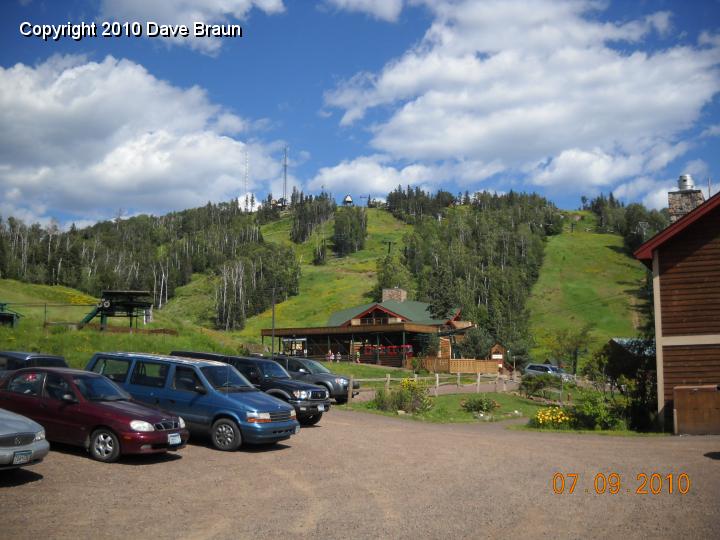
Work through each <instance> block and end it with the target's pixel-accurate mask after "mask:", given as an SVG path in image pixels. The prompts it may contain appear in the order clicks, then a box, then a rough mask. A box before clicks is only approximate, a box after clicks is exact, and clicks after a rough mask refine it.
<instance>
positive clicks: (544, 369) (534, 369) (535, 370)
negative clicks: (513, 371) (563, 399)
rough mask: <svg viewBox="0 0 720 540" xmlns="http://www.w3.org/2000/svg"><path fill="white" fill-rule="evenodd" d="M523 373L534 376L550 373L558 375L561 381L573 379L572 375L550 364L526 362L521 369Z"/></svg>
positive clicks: (554, 375)
mask: <svg viewBox="0 0 720 540" xmlns="http://www.w3.org/2000/svg"><path fill="white" fill-rule="evenodd" d="M523 374H524V375H525V376H527V377H535V376H537V375H552V376H553V377H560V378H562V380H563V381H565V382H569V381H572V380H573V376H572V375H570V374H569V373H565V371H564V370H563V369H561V368H559V367H557V366H553V365H552V364H528V365H526V366H525V369H524V370H523Z"/></svg>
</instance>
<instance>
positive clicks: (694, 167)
mask: <svg viewBox="0 0 720 540" xmlns="http://www.w3.org/2000/svg"><path fill="white" fill-rule="evenodd" d="M682 170H683V173H684V174H691V175H693V176H694V177H695V179H696V181H699V180H701V179H702V178H704V177H706V176H707V175H708V173H709V172H710V169H709V167H708V164H707V163H706V162H705V161H704V160H702V159H693V160H692V161H688V162H687V163H685V166H684V167H683V169H682Z"/></svg>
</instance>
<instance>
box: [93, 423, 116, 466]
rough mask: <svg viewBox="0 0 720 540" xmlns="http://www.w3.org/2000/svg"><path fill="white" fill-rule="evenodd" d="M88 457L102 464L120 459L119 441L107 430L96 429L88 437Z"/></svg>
mask: <svg viewBox="0 0 720 540" xmlns="http://www.w3.org/2000/svg"><path fill="white" fill-rule="evenodd" d="M90 457H92V458H93V459H96V460H97V461H102V462H104V463H112V462H113V461H117V459H118V458H119V457H120V441H118V438H117V435H115V434H114V433H113V432H112V431H110V430H109V429H107V428H100V429H96V430H95V431H94V432H93V434H92V435H91V436H90Z"/></svg>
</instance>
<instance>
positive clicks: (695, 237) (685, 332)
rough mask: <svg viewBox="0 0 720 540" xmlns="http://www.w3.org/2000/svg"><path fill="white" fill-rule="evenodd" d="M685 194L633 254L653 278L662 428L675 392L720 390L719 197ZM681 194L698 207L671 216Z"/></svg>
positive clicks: (674, 195)
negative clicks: (664, 225) (667, 220)
mask: <svg viewBox="0 0 720 540" xmlns="http://www.w3.org/2000/svg"><path fill="white" fill-rule="evenodd" d="M681 180H683V177H681ZM683 187H685V188H686V189H683ZM687 188H688V186H687V185H685V186H681V187H680V190H679V191H677V192H672V193H671V194H670V202H671V205H670V206H671V213H673V214H674V215H673V222H672V224H671V225H670V226H669V227H667V228H666V229H665V230H663V231H662V232H660V233H658V234H657V235H655V236H654V237H653V238H651V239H650V240H648V241H647V242H645V243H644V244H643V245H642V246H640V247H639V248H638V249H637V251H635V257H637V258H638V259H639V260H640V261H642V262H643V263H644V264H645V265H646V266H648V267H649V268H650V269H651V270H652V274H653V293H654V313H655V341H656V347H655V349H656V353H655V354H656V363H657V386H658V388H657V389H658V401H657V409H658V413H660V418H661V420H662V421H664V422H666V423H667V422H670V421H672V419H673V408H674V403H673V391H674V389H675V388H676V387H678V386H687V385H694V386H699V385H719V384H720V194H716V195H715V196H714V197H712V198H711V199H709V200H707V201H705V202H701V200H702V197H700V198H699V200H698V197H697V191H698V190H694V189H691V188H692V185H690V189H687ZM684 194H687V195H689V196H690V197H692V198H694V200H695V201H696V204H697V203H701V204H700V205H699V206H696V207H694V208H693V206H694V205H690V207H685V208H684V209H683V210H682V211H683V212H687V213H684V214H682V215H677V213H676V212H674V210H675V209H677V208H679V207H681V206H682V205H681V204H679V201H678V199H682V196H683V195H684ZM687 200H689V199H686V201H687ZM719 395H720V393H719ZM716 412H717V414H720V410H718V411H716Z"/></svg>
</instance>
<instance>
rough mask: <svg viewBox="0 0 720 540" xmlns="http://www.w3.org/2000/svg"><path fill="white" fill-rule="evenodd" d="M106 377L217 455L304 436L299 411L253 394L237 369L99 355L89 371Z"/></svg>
mask: <svg viewBox="0 0 720 540" xmlns="http://www.w3.org/2000/svg"><path fill="white" fill-rule="evenodd" d="M85 369H86V370H87V371H94V372H95V373H100V374H102V375H105V376H106V377H108V378H109V379H111V380H112V381H114V382H115V383H117V384H119V385H120V386H122V387H123V388H124V389H125V390H127V392H128V393H130V395H131V396H132V397H133V398H134V399H136V400H137V401H141V402H144V403H146V404H148V405H152V406H155V407H158V408H161V409H164V410H166V411H170V412H172V413H174V414H177V415H179V416H182V418H183V419H184V420H185V423H186V424H187V426H188V429H190V431H191V432H196V433H207V434H209V435H210V438H211V439H212V442H213V445H214V446H215V447H216V448H217V449H219V450H235V449H236V448H238V447H239V446H240V445H241V444H242V443H250V444H264V443H276V442H278V441H282V440H285V439H288V438H290V436H291V435H294V434H295V433H298V432H299V431H300V424H298V422H297V420H296V418H295V409H293V407H292V406H291V405H288V404H287V403H285V402H284V401H281V400H279V399H277V398H274V397H272V396H269V395H267V394H266V393H264V392H261V391H260V390H258V389H257V388H255V387H254V386H253V385H252V384H250V383H249V382H248V380H247V379H246V378H245V377H243V376H242V375H241V374H240V373H239V372H238V371H237V370H236V369H235V368H234V367H232V366H230V365H228V364H224V363H222V362H216V361H214V360H195V359H189V358H178V357H174V356H160V355H153V354H143V353H123V352H114V353H97V354H95V355H94V356H93V357H92V358H91V359H90V362H88V365H87V366H86V367H85Z"/></svg>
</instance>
